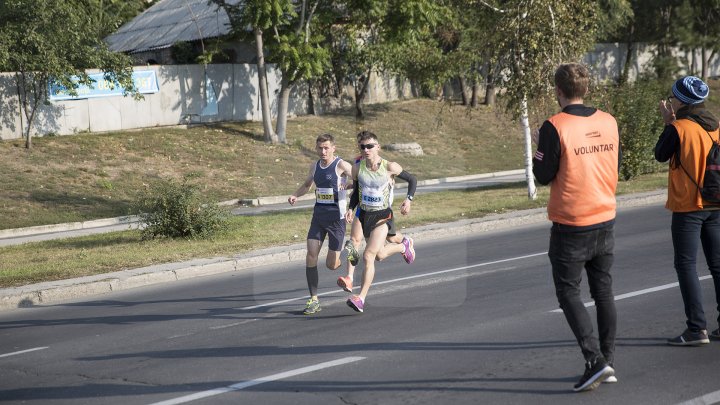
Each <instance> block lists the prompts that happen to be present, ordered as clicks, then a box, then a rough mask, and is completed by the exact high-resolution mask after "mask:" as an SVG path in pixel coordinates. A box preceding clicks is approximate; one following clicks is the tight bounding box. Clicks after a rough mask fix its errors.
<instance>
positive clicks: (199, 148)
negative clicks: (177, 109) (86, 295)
mask: <svg viewBox="0 0 720 405" xmlns="http://www.w3.org/2000/svg"><path fill="white" fill-rule="evenodd" d="M367 110H368V118H367V119H366V120H364V121H362V122H358V121H356V120H355V118H354V117H353V116H352V112H351V111H346V112H339V113H334V114H328V115H325V116H320V117H314V116H306V117H299V118H295V119H292V120H289V122H288V136H287V141H288V142H287V144H283V145H267V144H265V143H264V142H263V140H262V126H261V124H260V123H255V122H246V123H223V124H218V125H213V126H199V127H194V128H189V129H176V128H157V129H145V130H140V131H127V132H121V133H107V134H80V135H74V136H62V137H58V136H54V137H44V138H36V139H34V140H33V145H34V146H33V149H31V150H26V149H24V148H23V142H22V140H14V141H3V142H0V154H1V155H2V156H3V159H2V160H0V176H1V177H2V178H3V180H4V181H3V182H0V218H3V221H1V222H0V229H8V228H20V227H27V226H33V225H43V224H53V223H63V222H69V221H84V220H90V219H98V218H107V217H115V216H122V215H127V214H128V213H129V211H130V209H131V206H132V205H133V202H134V201H135V200H136V199H137V198H138V196H139V194H140V192H141V191H142V190H144V189H146V188H148V187H150V186H151V185H152V184H153V183H154V182H157V181H158V180H160V179H167V178H175V179H179V178H181V177H183V176H186V175H193V176H195V177H197V181H198V182H199V183H200V184H201V185H202V187H203V193H204V194H205V195H206V196H207V197H208V198H209V199H211V200H215V201H225V200H231V199H236V198H256V197H259V196H267V195H283V194H289V193H291V192H293V191H294V190H295V189H296V188H297V186H298V184H299V183H300V182H301V181H302V180H303V179H304V176H305V175H306V174H307V170H308V167H309V165H310V163H311V162H312V161H313V160H315V159H316V156H315V152H314V147H315V138H316V137H317V136H318V135H319V134H321V133H324V132H330V133H332V134H334V135H335V136H336V138H337V146H338V153H339V154H340V156H343V157H345V158H347V159H351V158H353V157H354V156H355V155H356V154H357V152H356V147H355V134H356V133H357V132H358V131H359V130H363V129H369V130H371V131H373V132H375V133H376V134H378V136H379V138H380V141H381V143H394V142H418V143H419V144H420V145H421V146H422V148H423V150H424V152H425V155H424V156H422V157H418V158H409V157H407V156H403V155H399V154H396V153H391V152H385V153H384V154H383V155H384V156H385V157H387V158H389V159H391V160H397V161H399V162H401V164H402V165H403V168H405V169H406V170H408V171H410V172H413V173H415V174H416V175H417V176H418V178H420V179H430V178H438V177H446V176H455V175H464V174H468V173H485V172H493V171H498V170H507V169H517V168H521V167H522V162H523V160H522V153H523V152H522V145H523V142H522V134H521V131H520V130H519V128H518V126H517V125H516V124H513V123H510V122H508V121H507V119H506V118H504V117H503V116H502V115H500V114H497V113H496V112H495V110H493V109H491V108H488V107H484V106H483V107H479V108H477V109H474V110H470V109H468V108H465V107H462V106H458V105H452V104H449V103H439V102H436V101H431V100H422V99H421V100H412V101H404V102H397V103H392V104H382V105H373V106H368V108H367Z"/></svg>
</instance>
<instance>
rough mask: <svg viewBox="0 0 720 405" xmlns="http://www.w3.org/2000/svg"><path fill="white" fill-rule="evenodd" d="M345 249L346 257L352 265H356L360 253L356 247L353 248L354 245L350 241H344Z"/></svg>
mask: <svg viewBox="0 0 720 405" xmlns="http://www.w3.org/2000/svg"><path fill="white" fill-rule="evenodd" d="M345 251H346V252H347V259H348V261H349V262H350V264H352V265H353V266H357V264H358V262H359V261H360V254H359V253H358V251H357V249H355V246H353V244H352V242H351V241H349V240H348V241H346V242H345Z"/></svg>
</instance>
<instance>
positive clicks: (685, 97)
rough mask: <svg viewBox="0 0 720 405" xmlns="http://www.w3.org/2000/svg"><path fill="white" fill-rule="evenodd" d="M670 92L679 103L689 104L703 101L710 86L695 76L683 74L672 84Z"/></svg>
mask: <svg viewBox="0 0 720 405" xmlns="http://www.w3.org/2000/svg"><path fill="white" fill-rule="evenodd" d="M672 92H673V95H674V96H675V97H676V98H677V99H678V100H680V102H681V103H683V104H688V105H691V104H700V103H702V102H703V101H705V98H707V96H708V94H709V93H710V88H709V87H708V85H707V84H705V82H703V81H702V80H700V79H698V78H697V77H695V76H685V77H683V78H681V79H678V80H677V81H676V82H675V84H673V87H672Z"/></svg>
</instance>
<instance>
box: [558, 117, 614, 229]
mask: <svg viewBox="0 0 720 405" xmlns="http://www.w3.org/2000/svg"><path fill="white" fill-rule="evenodd" d="M548 121H550V123H551V124H553V126H554V127H555V129H556V130H557V132H558V135H559V137H560V165H559V167H558V171H557V173H556V174H555V178H554V179H553V181H552V183H551V184H550V201H548V208H547V209H548V218H549V219H550V220H551V221H553V222H557V223H560V224H564V225H572V226H589V225H595V224H599V223H602V222H606V221H610V220H612V219H614V218H615V206H616V203H615V189H616V188H617V181H618V153H619V149H620V136H619V133H618V127H617V122H616V121H615V118H614V117H613V116H612V115H610V114H608V113H606V112H603V111H600V110H597V111H596V112H595V113H594V114H593V115H591V116H589V117H581V116H577V115H572V114H568V113H564V112H561V113H558V114H556V115H554V116H552V117H550V119H549V120H548Z"/></svg>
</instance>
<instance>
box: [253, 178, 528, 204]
mask: <svg viewBox="0 0 720 405" xmlns="http://www.w3.org/2000/svg"><path fill="white" fill-rule="evenodd" d="M524 173H525V170H524V169H518V170H506V171H502V172H495V173H482V174H470V175H466V176H456V177H443V178H440V179H429V180H420V181H418V182H417V185H418V186H433V185H436V184H444V183H458V182H461V181H468V180H478V179H488V178H493V177H503V176H514V175H517V174H524ZM395 188H396V189H404V188H407V183H405V182H400V183H397V184H396V185H395ZM314 198H315V196H314V195H312V194H305V195H303V196H301V197H298V200H299V201H305V200H312V199H314ZM287 199H288V196H287V195H276V196H270V197H258V198H253V199H246V200H240V202H241V203H242V204H245V205H251V206H263V205H273V204H282V203H284V202H287Z"/></svg>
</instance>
